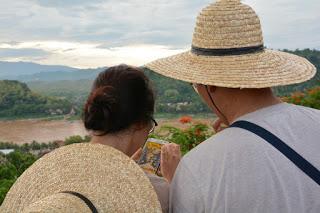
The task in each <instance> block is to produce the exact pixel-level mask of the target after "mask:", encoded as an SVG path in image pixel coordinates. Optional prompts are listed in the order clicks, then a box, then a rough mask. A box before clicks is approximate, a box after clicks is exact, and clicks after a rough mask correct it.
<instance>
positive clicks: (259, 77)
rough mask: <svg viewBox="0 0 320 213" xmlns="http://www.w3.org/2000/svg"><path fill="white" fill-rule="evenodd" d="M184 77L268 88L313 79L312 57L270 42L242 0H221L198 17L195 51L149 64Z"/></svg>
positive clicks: (214, 83) (222, 84)
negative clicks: (266, 44) (266, 42)
mask: <svg viewBox="0 0 320 213" xmlns="http://www.w3.org/2000/svg"><path fill="white" fill-rule="evenodd" d="M146 67H148V68H149V69H151V70H153V71H155V72H157V73H159V74H162V75H165V76H167V77H171V78H175V79H178V80H182V81H186V82H191V83H197V84H203V85H212V86H219V87H227V88H267V87H274V86H280V85H289V84H295V83H301V82H304V81H307V80H309V79H311V78H312V77H313V76H314V75H315V73H316V68H315V67H314V66H313V65H312V64H311V63H310V62H309V61H307V60H306V59H304V58H301V57H299V56H296V55H292V54H289V53H285V52H280V51H275V50H268V49H266V48H265V47H264V43H263V36H262V30H261V25H260V20H259V18H258V16H257V15H256V13H255V12H254V11H253V9H252V8H251V7H249V6H248V5H245V4H242V3H241V2H240V0H220V1H217V2H215V3H212V4H210V5H209V6H207V7H206V8H204V9H203V10H202V11H201V13H200V14H199V16H198V17H197V23H196V27H195V31H194V34H193V41H192V47H191V50H190V51H187V52H184V53H181V54H178V55H174V56H171V57H167V58H163V59H159V60H156V61H153V62H151V63H148V64H146Z"/></svg>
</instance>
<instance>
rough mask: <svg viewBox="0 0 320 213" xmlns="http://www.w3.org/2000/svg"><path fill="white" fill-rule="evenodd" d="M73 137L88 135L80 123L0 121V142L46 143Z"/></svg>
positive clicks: (63, 121) (61, 121)
mask: <svg viewBox="0 0 320 213" xmlns="http://www.w3.org/2000/svg"><path fill="white" fill-rule="evenodd" d="M73 135H80V136H85V135H88V133H87V131H86V130H85V128H84V127H83V124H82V122H81V121H67V120H58V121H46V120H18V121H0V142H12V143H16V144H23V143H31V142H32V141H37V142H40V143H42V142H44V143H48V142H51V141H56V140H64V139H65V138H67V137H69V136H73Z"/></svg>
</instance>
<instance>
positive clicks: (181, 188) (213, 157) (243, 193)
mask: <svg viewBox="0 0 320 213" xmlns="http://www.w3.org/2000/svg"><path fill="white" fill-rule="evenodd" d="M147 67H148V68H150V69H151V70H154V71H155V72H158V73H160V74H163V75H165V76H168V77H172V78H175V79H179V80H183V81H186V82H190V83H192V84H193V86H194V88H195V90H196V91H197V92H198V93H199V95H200V96H201V97H202V99H203V100H204V101H205V102H206V103H207V104H208V106H209V107H210V108H211V109H212V111H213V112H215V113H216V114H217V115H218V117H219V120H218V121H217V122H216V124H215V129H219V130H221V128H220V124H222V123H223V124H226V125H227V126H230V127H229V128H227V129H224V130H222V131H220V132H219V133H217V134H216V135H214V136H213V137H211V138H210V139H208V140H207V141H205V142H203V143H202V144H200V145H199V146H198V147H196V148H195V149H193V150H192V151H190V152H189V153H188V154H187V155H185V156H184V157H183V158H182V160H181V161H180V163H179V165H178V167H177V169H176V171H175V165H176V164H174V163H173V164H172V165H173V166H171V168H170V167H168V168H162V170H163V172H164V173H165V175H166V176H170V173H172V175H171V176H173V171H175V174H174V176H173V180H172V183H171V186H170V211H171V212H174V213H175V212H183V213H188V212H190V213H196V212H241V213H242V212H243V213H247V212H259V213H260V212H281V213H289V212H290V213H291V212H297V213H300V212H314V213H318V212H320V186H319V184H320V172H319V169H320V154H319V151H320V111H319V110H315V109H310V108H306V107H301V106H295V105H291V104H287V103H283V102H282V101H281V100H279V99H278V98H277V97H275V96H274V95H273V93H272V90H271V87H274V86H279V85H290V84H295V83H301V82H304V81H307V80H309V79H311V78H312V77H313V76H314V75H315V73H316V68H315V67H314V66H313V65H312V64H311V63H310V62H308V61H307V60H306V59H304V58H301V57H298V56H295V55H291V54H288V53H283V52H279V51H274V50H267V49H265V48H264V44H263V38H262V31H261V26H260V21H259V18H258V16H257V15H256V13H255V12H254V11H253V10H252V9H251V8H250V7H249V6H247V5H245V4H242V3H241V2H240V1H239V0H220V1H217V2H216V3H214V4H211V5H209V6H208V7H206V8H205V9H203V10H202V12H201V13H200V15H199V16H198V18H197V24H196V28H195V33H194V36H193V42H192V48H191V50H190V51H188V52H185V53H181V54H178V55H175V56H171V57H168V58H164V59H159V60H156V61H154V62H151V63H149V64H147ZM172 149H174V150H176V147H174V145H169V146H165V147H164V148H163V159H162V160H163V161H172V159H169V158H170V156H175V155H167V153H170V152H176V151H172ZM176 156H177V155H176ZM168 174H169V175H168ZM169 179H170V178H169Z"/></svg>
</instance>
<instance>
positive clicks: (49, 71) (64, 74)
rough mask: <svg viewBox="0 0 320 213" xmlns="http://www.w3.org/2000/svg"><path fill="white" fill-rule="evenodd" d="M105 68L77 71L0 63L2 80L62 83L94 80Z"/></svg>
mask: <svg viewBox="0 0 320 213" xmlns="http://www.w3.org/2000/svg"><path fill="white" fill-rule="evenodd" d="M102 70H103V68H97V69H77V68H72V67H67V66H56V65H40V64H35V63H29V62H2V61H0V80H4V79H5V80H18V81H23V82H31V81H62V80H71V81H74V80H82V79H94V78H95V77H96V76H97V74H98V73H99V72H100V71H102Z"/></svg>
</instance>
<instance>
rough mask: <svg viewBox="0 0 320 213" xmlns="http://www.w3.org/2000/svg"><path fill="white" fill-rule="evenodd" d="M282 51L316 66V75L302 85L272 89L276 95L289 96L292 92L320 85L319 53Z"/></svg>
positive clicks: (311, 51) (316, 51) (305, 50)
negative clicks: (302, 58)
mask: <svg viewBox="0 0 320 213" xmlns="http://www.w3.org/2000/svg"><path fill="white" fill-rule="evenodd" d="M284 51H285V52H288V53H292V54H295V55H298V56H301V57H304V58H306V59H308V60H309V61H310V62H311V63H312V64H314V65H315V66H316V68H317V74H316V76H315V77H314V78H313V79H311V80H309V81H307V82H305V83H302V84H295V85H290V86H283V87H277V88H274V91H275V92H276V93H277V94H278V95H280V96H286V95H290V94H291V93H294V92H302V91H304V90H306V89H309V88H312V87H315V86H319V85H320V51H318V50H310V49H304V50H295V51H290V50H284Z"/></svg>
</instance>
